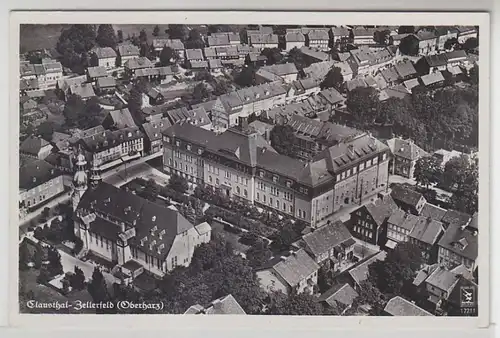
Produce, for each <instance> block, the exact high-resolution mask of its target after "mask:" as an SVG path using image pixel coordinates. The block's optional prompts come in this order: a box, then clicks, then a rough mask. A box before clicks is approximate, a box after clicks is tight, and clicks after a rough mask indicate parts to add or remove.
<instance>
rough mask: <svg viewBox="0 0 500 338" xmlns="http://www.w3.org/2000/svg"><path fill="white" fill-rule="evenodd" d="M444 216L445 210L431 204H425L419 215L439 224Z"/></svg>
mask: <svg viewBox="0 0 500 338" xmlns="http://www.w3.org/2000/svg"><path fill="white" fill-rule="evenodd" d="M445 214H446V210H445V209H443V208H441V207H438V206H437V205H434V204H431V203H429V202H425V204H424V207H423V208H422V211H421V212H420V215H422V216H424V217H429V218H431V219H433V220H435V221H438V222H441V220H442V219H443V217H444V215H445Z"/></svg>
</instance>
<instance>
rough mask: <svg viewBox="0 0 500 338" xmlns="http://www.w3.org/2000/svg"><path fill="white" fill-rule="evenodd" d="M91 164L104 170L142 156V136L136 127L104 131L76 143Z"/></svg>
mask: <svg viewBox="0 0 500 338" xmlns="http://www.w3.org/2000/svg"><path fill="white" fill-rule="evenodd" d="M77 143H78V144H80V145H81V146H82V148H83V150H84V152H85V155H86V156H85V157H86V158H88V159H89V160H90V162H92V163H99V169H100V170H106V169H109V168H112V167H115V166H117V165H120V164H123V163H124V162H128V161H132V160H134V159H137V158H139V157H141V156H142V155H143V151H144V135H143V133H142V132H141V131H140V130H139V128H137V127H131V128H122V129H119V130H114V131H111V130H105V131H103V132H101V133H98V134H95V135H91V136H88V137H85V138H82V139H80V140H78V141H77Z"/></svg>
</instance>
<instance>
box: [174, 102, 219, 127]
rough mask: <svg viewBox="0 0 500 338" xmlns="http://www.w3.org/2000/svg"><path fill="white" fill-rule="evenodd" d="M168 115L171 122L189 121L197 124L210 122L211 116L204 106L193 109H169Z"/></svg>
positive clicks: (203, 124) (202, 124) (201, 124)
mask: <svg viewBox="0 0 500 338" xmlns="http://www.w3.org/2000/svg"><path fill="white" fill-rule="evenodd" d="M167 116H168V118H169V120H170V123H171V124H176V123H181V122H188V123H190V124H193V125H195V126H200V127H201V126H205V125H207V124H210V123H211V121H210V118H209V117H208V114H207V112H206V111H205V109H204V108H203V107H197V108H194V109H191V110H188V109H187V108H185V107H183V108H177V109H172V110H169V111H167Z"/></svg>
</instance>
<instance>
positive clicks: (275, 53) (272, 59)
mask: <svg viewBox="0 0 500 338" xmlns="http://www.w3.org/2000/svg"><path fill="white" fill-rule="evenodd" d="M260 54H261V55H264V56H265V57H266V58H267V64H268V65H274V64H277V63H280V62H281V61H282V60H283V55H281V51H280V49H279V48H264V49H263V50H262V52H261V53H260Z"/></svg>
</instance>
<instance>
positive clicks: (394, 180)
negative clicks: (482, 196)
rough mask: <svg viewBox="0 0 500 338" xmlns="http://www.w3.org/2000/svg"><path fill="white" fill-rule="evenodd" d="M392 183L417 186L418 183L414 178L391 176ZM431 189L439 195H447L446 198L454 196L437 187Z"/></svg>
mask: <svg viewBox="0 0 500 338" xmlns="http://www.w3.org/2000/svg"><path fill="white" fill-rule="evenodd" d="M391 183H399V184H404V183H408V184H411V185H416V184H417V181H415V180H414V179H412V178H406V177H403V176H399V175H390V176H389V184H391ZM429 189H432V190H434V191H436V193H437V194H438V195H445V196H448V197H450V196H451V195H453V194H452V193H451V192H449V191H446V190H443V189H439V188H436V187H435V186H432V185H431V186H429Z"/></svg>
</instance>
